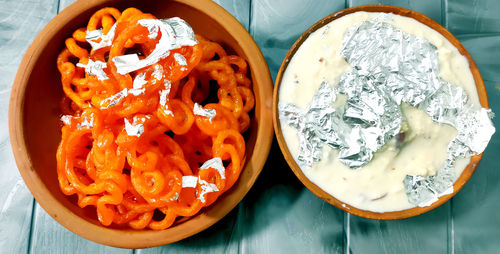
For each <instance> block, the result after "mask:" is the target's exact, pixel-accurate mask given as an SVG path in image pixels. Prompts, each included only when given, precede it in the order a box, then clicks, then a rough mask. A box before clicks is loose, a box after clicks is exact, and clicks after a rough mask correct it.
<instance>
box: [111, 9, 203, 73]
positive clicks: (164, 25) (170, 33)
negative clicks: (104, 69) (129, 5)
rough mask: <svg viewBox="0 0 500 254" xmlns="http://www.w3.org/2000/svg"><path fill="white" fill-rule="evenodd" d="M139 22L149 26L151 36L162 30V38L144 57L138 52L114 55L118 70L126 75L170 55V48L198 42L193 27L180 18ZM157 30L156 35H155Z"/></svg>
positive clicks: (192, 44)
mask: <svg viewBox="0 0 500 254" xmlns="http://www.w3.org/2000/svg"><path fill="white" fill-rule="evenodd" d="M138 23H139V24H140V25H142V26H144V27H146V28H148V31H149V36H152V37H154V38H156V35H157V31H156V30H159V31H160V32H161V38H160V40H159V41H158V44H157V45H156V47H155V49H154V50H153V51H152V52H151V53H150V54H149V55H148V56H147V57H146V58H144V59H142V60H141V59H139V56H138V55H137V54H128V55H123V56H117V57H114V58H113V59H112V60H113V62H114V63H115V66H116V69H117V72H118V73H120V74H122V75H124V74H127V73H129V72H132V71H136V70H139V69H142V68H144V67H146V66H150V65H153V64H155V63H157V62H158V61H159V60H160V59H163V58H165V57H167V56H169V55H170V50H173V49H177V48H180V47H183V46H194V45H196V44H198V41H197V40H196V38H195V36H194V31H193V29H192V28H191V27H190V26H189V25H188V23H186V22H185V21H184V20H182V19H180V18H177V17H175V18H170V19H166V20H165V19H142V20H139V21H138ZM155 31H156V35H155Z"/></svg>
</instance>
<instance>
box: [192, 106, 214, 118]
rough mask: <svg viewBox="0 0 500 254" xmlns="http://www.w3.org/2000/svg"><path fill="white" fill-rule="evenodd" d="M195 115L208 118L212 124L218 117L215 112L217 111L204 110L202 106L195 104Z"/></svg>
mask: <svg viewBox="0 0 500 254" xmlns="http://www.w3.org/2000/svg"><path fill="white" fill-rule="evenodd" d="M193 114H195V115H198V116H204V117H206V118H208V120H209V121H210V122H212V119H213V118H214V117H215V116H216V115H217V112H216V111H215V109H204V108H203V107H202V106H200V105H199V104H198V103H196V102H195V103H194V107H193Z"/></svg>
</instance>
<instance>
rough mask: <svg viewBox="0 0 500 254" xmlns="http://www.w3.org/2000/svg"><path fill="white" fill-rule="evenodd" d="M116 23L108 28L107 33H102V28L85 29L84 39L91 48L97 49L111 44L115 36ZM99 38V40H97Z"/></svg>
mask: <svg viewBox="0 0 500 254" xmlns="http://www.w3.org/2000/svg"><path fill="white" fill-rule="evenodd" d="M115 30H116V23H115V24H114V25H113V26H112V27H111V29H109V31H108V33H107V34H102V29H98V30H94V31H87V34H86V36H85V40H87V42H88V43H89V44H90V46H92V50H98V49H101V48H105V47H108V46H111V44H112V42H113V39H114V38H115ZM99 39H100V40H99Z"/></svg>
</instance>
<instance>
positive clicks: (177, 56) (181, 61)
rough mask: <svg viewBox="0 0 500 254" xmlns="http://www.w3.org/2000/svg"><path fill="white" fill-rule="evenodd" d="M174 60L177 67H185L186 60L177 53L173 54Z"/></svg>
mask: <svg viewBox="0 0 500 254" xmlns="http://www.w3.org/2000/svg"><path fill="white" fill-rule="evenodd" d="M174 58H175V61H176V62H177V63H178V64H179V65H187V61H186V58H185V57H184V56H183V55H181V54H179V53H174Z"/></svg>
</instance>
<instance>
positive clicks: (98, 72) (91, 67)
mask: <svg viewBox="0 0 500 254" xmlns="http://www.w3.org/2000/svg"><path fill="white" fill-rule="evenodd" d="M76 66H77V67H81V68H85V72H86V73H87V74H88V75H91V76H96V77H97V79H98V80H101V81H102V80H106V79H108V76H107V75H106V73H105V72H104V69H106V67H107V66H106V63H105V62H102V61H99V60H97V61H92V59H89V62H88V63H87V64H82V63H77V64H76Z"/></svg>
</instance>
